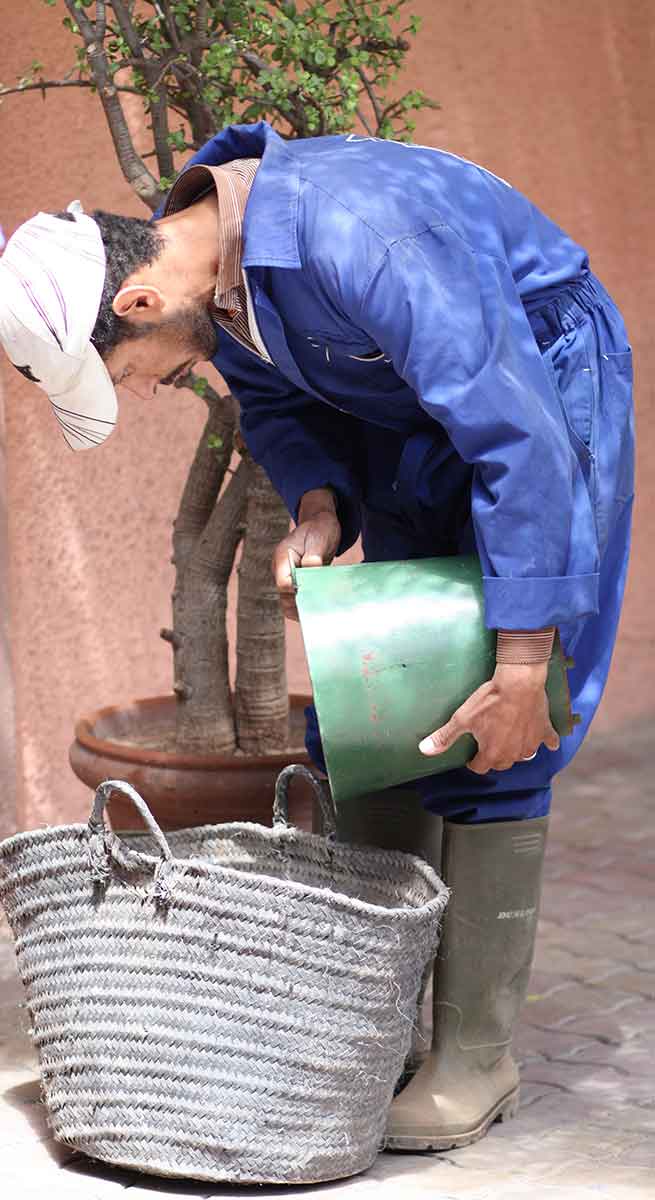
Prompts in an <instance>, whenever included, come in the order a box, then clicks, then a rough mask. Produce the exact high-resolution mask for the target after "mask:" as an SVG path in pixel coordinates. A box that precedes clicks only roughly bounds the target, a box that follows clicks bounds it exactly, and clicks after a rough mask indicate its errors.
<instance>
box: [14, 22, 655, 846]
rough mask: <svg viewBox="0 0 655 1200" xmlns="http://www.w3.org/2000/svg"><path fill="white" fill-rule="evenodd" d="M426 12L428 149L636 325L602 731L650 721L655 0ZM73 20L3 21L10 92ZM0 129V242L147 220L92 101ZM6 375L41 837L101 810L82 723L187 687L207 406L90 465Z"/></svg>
mask: <svg viewBox="0 0 655 1200" xmlns="http://www.w3.org/2000/svg"><path fill="white" fill-rule="evenodd" d="M413 8H414V10H415V11H418V12H421V13H422V14H423V17H424V24H423V30H422V33H421V35H420V38H419V39H418V41H417V44H416V49H415V51H414V52H413V56H412V67H411V69H410V71H409V72H408V73H407V77H406V78H407V85H408V86H410V85H411V86H413V85H415V84H417V85H420V86H423V87H425V88H426V90H428V91H429V92H430V93H431V94H432V95H433V96H435V97H437V98H438V99H440V100H441V102H442V104H443V108H442V110H441V111H439V112H436V113H428V114H426V115H424V116H423V117H422V118H421V121H420V123H419V127H418V129H417V134H416V137H417V140H419V141H425V142H428V143H430V144H433V145H441V146H443V147H444V148H446V149H449V150H452V151H454V152H455V153H458V154H462V155H464V156H467V157H471V158H474V159H478V160H479V161H481V162H483V163H485V164H486V165H488V166H489V167H491V168H492V169H493V170H494V171H496V172H498V173H499V174H501V175H503V176H505V177H506V178H509V179H510V180H511V181H512V182H513V183H514V184H515V185H516V186H517V187H519V188H521V189H523V190H524V191H526V192H527V193H528V194H529V195H530V196H531V197H532V198H533V199H534V200H535V201H536V202H537V203H539V204H540V205H541V206H542V207H543V208H544V209H545V211H546V212H548V213H549V214H550V215H551V216H552V217H554V218H555V219H556V220H557V221H558V222H559V223H560V224H561V225H563V226H564V227H565V228H566V229H568V230H569V232H570V233H571V234H573V236H575V237H576V238H578V239H579V240H580V241H582V242H583V243H584V244H585V245H586V246H587V247H588V249H589V250H590V251H591V253H592V257H593V265H594V268H595V269H596V271H597V273H598V274H599V275H600V276H601V277H602V278H603V279H604V281H605V282H606V284H607V285H608V286H609V287H610V289H611V290H612V291H613V292H614V294H615V296H616V299H617V300H618V301H619V303H620V304H621V306H622V307H623V310H624V312H625V316H626V319H627V322H628V327H629V329H630V332H631V337H632V341H633V344H634V347H635V357H636V365H637V375H638V389H637V393H638V408H639V433H640V443H641V445H640V465H641V469H640V485H639V504H638V510H637V532H636V539H635V553H634V558H633V566H632V572H631V578H630V585H629V593H628V600H627V604H626V609H625V615H624V619H623V623H622V628H621V638H620V643H619V648H618V650H617V654H616V660H615V666H614V671H613V676H612V680H611V683H610V686H609V688H608V692H607V697H606V700H605V702H604V705H603V708H602V710H601V713H600V714H599V717H598V718H597V722H598V727H600V728H602V727H607V726H608V725H609V724H610V723H617V722H619V723H620V722H625V721H629V720H631V719H633V718H635V717H637V716H640V717H642V716H643V715H644V714H645V713H647V712H652V709H653V692H654V688H653V684H654V683H655V679H654V677H653V676H654V664H653V657H654V656H653V653H652V650H653V632H652V620H651V611H652V602H651V575H652V570H653V565H654V557H653V550H652V531H653V518H652V511H653V502H654V501H655V496H654V494H653V481H652V473H650V474H649V472H648V470H647V467H646V463H647V461H648V458H649V455H650V456H652V454H653V451H654V449H655V429H654V418H653V385H652V378H653V373H654V369H655V361H654V358H655V356H654V354H653V347H652V335H651V333H650V326H651V322H650V313H651V311H652V307H653V303H654V301H655V285H654V283H653V275H652V262H653V258H654V255H653V251H654V249H655V247H654V246H653V233H652V211H651V204H650V203H649V202H648V198H649V197H650V198H652V196H653V194H654V183H655V180H654V178H653V176H654V173H655V172H654V165H655V164H654V156H653V150H652V140H651V141H649V140H648V134H647V131H648V132H650V130H649V128H648V126H649V122H650V120H651V118H652V112H653V110H654V105H653V100H654V99H655V97H654V96H653V90H654V88H653V71H652V62H653V56H652V47H653V41H654V40H655V20H654V12H655V10H654V9H653V5H652V3H651V0H578V3H577V4H576V5H571V4H570V2H569V0H548V2H546V0H533V2H531V3H525V2H524V0H485V2H483V0H441V2H439V3H434V2H430V0H415V3H414V5H413ZM61 10H62V5H61V4H58V5H57V6H56V7H55V9H51V8H46V7H44V6H43V5H42V4H41V3H40V0H28V2H26V3H25V4H21V5H12V6H7V11H6V12H5V13H4V14H3V45H2V48H1V49H0V79H2V80H3V81H9V80H12V79H13V78H14V77H15V76H17V75H18V74H19V73H21V72H22V70H23V69H24V67H25V66H26V64H28V63H29V62H30V61H31V60H32V59H33V58H35V57H38V58H39V59H40V60H41V61H43V62H44V63H45V66H46V70H47V71H48V72H51V73H52V75H53V76H54V75H57V74H58V73H61V72H62V70H63V69H65V67H66V66H68V65H69V63H70V61H71V44H70V38H69V36H68V35H67V34H66V33H65V32H64V31H63V30H62V29H61V28H60V26H59V22H58V19H57V18H58V14H59V15H61ZM649 47H650V50H649ZM0 130H1V131H2V145H3V172H2V178H1V179H0V221H1V222H2V224H3V225H4V227H5V230H8V231H11V230H13V229H14V228H15V226H16V225H17V224H18V223H19V222H20V221H22V220H24V219H26V218H27V217H28V216H30V215H31V214H32V213H33V212H34V211H36V210H37V208H43V209H49V210H53V209H56V208H59V207H62V206H64V205H65V204H66V203H67V202H68V201H69V200H70V199H72V198H73V197H79V198H80V199H81V200H82V202H83V203H84V204H85V205H86V206H87V207H95V206H103V207H107V208H112V209H116V210H118V211H125V212H131V213H135V214H136V213H138V212H139V211H140V208H139V205H138V203H137V202H136V201H135V200H134V199H133V198H132V195H131V193H130V190H129V188H128V187H127V185H126V184H125V183H123V181H122V179H121V176H120V174H119V171H118V168H117V167H116V166H115V163H114V158H113V151H112V147H111V143H110V140H109V136H108V134H107V133H106V132H105V128H104V124H103V120H102V116H101V113H100V110H99V105H98V102H97V100H95V99H94V98H93V97H92V96H91V95H90V94H88V93H78V92H73V91H70V92H67V93H51V94H50V95H49V97H48V99H47V101H46V102H45V103H43V101H42V100H41V98H40V97H39V96H38V95H25V96H21V97H17V98H16V99H14V100H9V101H6V102H5V103H4V105H3V106H2V108H0ZM0 370H1V371H2V373H3V377H4V383H5V399H6V409H7V417H6V453H7V483H6V494H7V508H8V540H9V548H10V569H9V576H8V580H7V583H8V588H9V618H10V623H11V645H12V657H13V674H14V682H15V702H16V743H17V756H18V806H19V807H18V821H19V823H20V824H21V825H23V826H33V825H36V824H39V823H42V822H52V821H59V820H62V819H66V820H68V819H79V818H80V817H81V816H82V815H83V814H85V813H86V810H87V805H88V793H87V792H86V790H85V789H84V788H83V787H82V785H80V784H78V783H77V781H76V780H75V779H74V777H73V776H72V774H71V773H70V771H69V768H68V765H67V748H68V744H69V742H70V738H71V731H72V728H73V724H74V721H75V719H76V717H77V716H78V715H79V714H80V713H81V712H84V711H89V710H90V709H93V708H95V707H99V706H101V705H103V704H107V703H113V702H120V701H121V700H126V699H128V698H131V697H134V696H142V695H151V694H155V693H157V692H160V691H166V690H168V688H169V686H170V678H169V652H168V648H167V647H166V646H165V645H164V644H163V643H161V642H160V640H159V638H158V630H159V627H160V626H161V625H163V624H166V623H168V619H169V592H170V586H171V570H170V567H169V565H168V554H169V548H168V547H169V529H170V521H171V519H172V517H173V515H174V512H175V508H176V504H177V498H178V495H179V492H180V488H181V486H182V483H183V479H184V475H185V471H186V467H187V464H188V462H189V460H190V458H191V455H192V453H193V447H194V442H195V440H196V438H197V436H198V433H199V431H200V427H201V423H202V417H203V406H202V402H201V401H198V400H197V399H195V398H191V397H188V396H186V395H184V394H183V393H180V392H172V393H170V394H168V395H166V394H164V393H162V394H160V395H159V396H158V397H157V399H156V400H155V401H153V402H152V404H149V405H148V406H145V405H140V404H139V403H138V402H137V401H136V400H134V401H129V402H127V403H123V405H122V408H121V419H120V426H119V428H118V430H117V432H116V434H115V435H114V436H113V437H112V438H111V440H110V441H109V442H108V443H107V445H106V446H105V447H104V448H103V449H102V450H100V451H97V452H91V453H87V454H80V455H73V454H72V453H71V452H70V451H69V450H68V449H67V447H66V445H65V443H64V442H63V440H62V439H61V438H60V436H59V433H58V431H57V428H56V425H55V422H54V420H53V419H52V417H51V415H50V412H49V409H48V403H47V400H46V399H45V397H43V396H42V394H41V393H40V392H38V391H37V390H36V389H34V388H33V387H30V386H29V385H27V384H25V383H24V382H23V381H22V380H21V379H20V378H19V377H18V376H16V375H15V373H14V372H12V371H11V369H10V368H6V367H5V365H4V363H3V365H2V367H1V368H0ZM0 511H1V510H0ZM1 565H2V563H1V559H0V566H1ZM289 679H290V684H291V686H292V687H293V688H300V687H302V686H303V685H304V684H305V680H306V673H305V667H304V662H303V657H302V650H301V646H300V640H299V636H298V631H297V629H295V628H294V629H292V630H291V637H290V647H289ZM2 686H3V685H2V684H0V687H2ZM4 687H5V694H6V696H7V697H8V696H9V692H8V684H5V685H4Z"/></svg>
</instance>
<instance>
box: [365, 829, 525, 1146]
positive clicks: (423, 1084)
mask: <svg viewBox="0 0 655 1200" xmlns="http://www.w3.org/2000/svg"><path fill="white" fill-rule="evenodd" d="M547 827H548V818H547V817H538V818H535V819H533V820H530V821H502V822H492V823H490V824H485V825H457V824H454V823H453V822H450V821H446V822H445V824H444V848H443V859H442V874H443V877H444V879H445V881H446V883H447V884H448V886H449V887H450V888H451V889H452V894H451V897H450V901H449V904H448V909H447V911H446V918H445V921H444V931H443V936H442V939H441V944H440V946H439V951H438V955H437V960H436V963H435V977H434V997H433V1011H434V1023H433V1039H432V1048H431V1050H430V1052H429V1054H428V1057H427V1058H426V1060H425V1062H424V1063H423V1064H422V1066H421V1068H420V1070H419V1071H418V1072H417V1073H416V1074H415V1075H414V1077H413V1078H412V1079H411V1080H410V1082H409V1083H408V1084H407V1086H406V1087H405V1088H404V1089H403V1090H402V1091H401V1092H400V1094H399V1095H397V1096H396V1097H395V1099H394V1101H393V1103H392V1105H391V1109H390V1112H389V1118H388V1122H387V1129H386V1134H385V1140H384V1145H385V1149H387V1150H414V1151H416V1150H450V1149H453V1148H454V1147H456V1146H466V1145H468V1144H469V1142H475V1141H477V1140H478V1138H481V1137H483V1136H484V1134H485V1133H486V1132H487V1130H488V1129H489V1126H490V1125H491V1124H492V1122H493V1121H496V1120H502V1119H505V1118H507V1117H513V1116H514V1115H515V1114H516V1111H517V1108H518V1101H519V1073H518V1068H517V1066H516V1063H515V1062H514V1059H513V1058H512V1055H511V1053H510V1049H511V1043H512V1033H513V1030H514V1026H515V1024H516V1020H517V1018H518V1015H519V1012H520V1010H521V1007H522V1005H523V1003H524V1001H525V996H526V991H527V986H528V978H529V975H530V966H531V963H532V956H533V952H534V942H535V934H536V928H537V917H538V910H539V900H540V895H541V876H542V867H543V859H544V849H545V842H546V831H547Z"/></svg>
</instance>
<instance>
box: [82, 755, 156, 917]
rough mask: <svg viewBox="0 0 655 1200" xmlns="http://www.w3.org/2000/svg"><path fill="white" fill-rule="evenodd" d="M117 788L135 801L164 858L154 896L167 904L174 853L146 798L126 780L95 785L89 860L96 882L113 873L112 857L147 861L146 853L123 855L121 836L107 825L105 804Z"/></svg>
mask: <svg viewBox="0 0 655 1200" xmlns="http://www.w3.org/2000/svg"><path fill="white" fill-rule="evenodd" d="M114 791H115V792H123V794H124V795H125V796H127V797H128V799H130V800H131V801H132V804H133V805H134V807H135V808H136V810H137V812H138V813H139V815H140V816H141V817H142V819H143V821H144V823H145V825H146V826H147V828H148V830H149V832H150V833H151V834H152V836H153V837H154V839H155V841H156V843H157V845H158V846H159V849H160V851H161V859H160V861H159V863H158V864H157V867H156V868H155V880H154V884H155V885H154V889H153V898H154V899H155V900H158V901H161V902H162V903H164V904H167V903H168V902H169V901H170V899H171V887H170V884H171V873H172V868H173V864H174V861H175V860H174V858H173V855H172V853H171V848H170V846H169V844H168V842H167V841H166V838H165V837H164V835H163V833H162V831H161V829H160V828H159V825H158V824H157V822H156V821H155V818H154V817H153V815H152V813H151V811H150V809H149V808H148V805H147V804H146V802H145V800H144V799H143V797H142V796H140V795H139V793H138V792H137V791H136V789H135V788H133V787H132V786H131V785H130V784H129V783H125V781H124V780H123V779H105V780H104V782H103V783H101V784H100V785H99V787H97V788H96V793H95V796H94V799H93V808H92V810H91V816H90V817H89V822H88V831H89V863H90V866H91V872H92V875H93V878H94V880H95V881H96V882H97V883H101V884H104V883H107V881H108V879H109V876H110V875H111V866H110V861H111V858H112V856H113V857H115V858H117V859H118V861H119V862H121V861H123V862H126V863H127V862H131V863H136V862H137V861H139V860H141V861H144V862H145V861H147V856H143V855H141V854H139V852H138V851H132V850H129V851H127V854H124V853H123V852H122V851H121V850H120V849H119V848H120V847H121V841H120V838H118V837H116V834H115V833H113V832H112V831H111V830H109V829H107V827H106V825H105V822H104V812H105V805H106V803H107V801H108V799H109V797H110V796H111V793H112V792H114ZM150 861H151V860H150Z"/></svg>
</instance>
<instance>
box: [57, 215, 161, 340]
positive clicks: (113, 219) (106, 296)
mask: <svg viewBox="0 0 655 1200" xmlns="http://www.w3.org/2000/svg"><path fill="white" fill-rule="evenodd" d="M54 215H55V216H56V217H61V218H62V219H64V220H66V221H74V220H75V216H74V214H73V213H69V212H58V213H55V214H54ZM90 215H91V216H92V217H93V219H94V221H95V222H96V224H97V225H98V227H99V229H100V234H101V236H102V242H103V245H104V247H105V256H106V259H107V267H106V270H105V283H104V287H103V289H102V298H101V300H100V308H99V309H98V316H97V318H96V323H95V325H94V327H93V333H92V334H91V341H92V342H93V344H94V346H95V348H96V350H97V351H98V353H99V354H100V356H101V358H105V357H106V356H107V354H109V352H110V350H113V349H114V347H115V346H118V345H119V344H120V342H125V341H128V339H133V338H137V337H142V336H144V335H145V334H146V333H149V332H150V329H149V327H148V326H147V325H145V324H139V325H131V324H130V323H129V321H124V320H122V319H121V317H117V316H116V313H115V312H114V310H113V308H112V301H113V299H114V296H115V295H116V293H117V292H118V291H120V289H121V286H122V284H123V283H124V282H125V280H126V279H128V278H129V276H130V275H131V274H132V272H133V271H136V270H137V269H138V268H139V267H145V266H150V264H151V263H153V262H154V261H155V259H156V258H158V257H159V255H160V254H161V252H162V249H163V246H164V239H163V237H162V235H161V234H160V232H159V230H158V229H157V227H156V226H155V225H151V224H150V222H149V221H144V220H142V219H141V217H122V216H119V215H118V214H117V213H108V212H103V210H102V209H96V210H95V211H94V212H92V213H91V214H90Z"/></svg>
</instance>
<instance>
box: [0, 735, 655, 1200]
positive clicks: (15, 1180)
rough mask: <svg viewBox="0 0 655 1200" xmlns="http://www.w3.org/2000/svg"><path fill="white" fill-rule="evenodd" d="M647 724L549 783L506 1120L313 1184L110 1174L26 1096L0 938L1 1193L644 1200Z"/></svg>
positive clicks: (24, 1044) (649, 927)
mask: <svg viewBox="0 0 655 1200" xmlns="http://www.w3.org/2000/svg"><path fill="white" fill-rule="evenodd" d="M652 740H653V729H652V727H651V726H650V725H649V726H648V727H642V728H641V729H640V730H637V731H633V732H632V733H631V734H630V736H629V737H628V736H626V735H625V734H619V735H617V734H614V735H612V736H611V737H600V736H599V737H597V738H595V739H590V741H589V742H588V744H587V746H586V747H585V749H584V750H583V751H582V752H581V753H580V755H579V757H578V759H577V760H576V762H575V763H574V765H573V766H572V767H571V768H570V769H569V771H568V773H567V775H566V777H565V778H563V779H562V780H561V781H559V783H558V788H557V795H556V801H555V809H554V814H553V818H552V824H551V835H550V839H549V848H548V854H547V860H546V885H545V890H544V897H543V905H542V918H541V922H540V936H539V941H538V948H537V957H536V960H535V965H534V971H533V975H532V979H531V986H530V994H529V997H528V1002H527V1004H526V1007H525V1010H524V1013H523V1019H522V1022H521V1026H520V1029H519V1032H518V1037H517V1040H516V1051H517V1054H518V1057H519V1059H520V1061H521V1064H522V1077H523V1087H522V1103H521V1109H520V1112H519V1116H518V1118H517V1120H515V1121H510V1122H508V1123H507V1124H503V1125H496V1126H494V1127H493V1128H492V1130H491V1132H490V1133H489V1135H488V1136H487V1137H486V1138H485V1139H484V1140H483V1141H481V1142H479V1143H478V1144H477V1145H475V1146H469V1147H466V1148H464V1149H461V1150H456V1151H450V1152H449V1153H447V1154H439V1155H432V1154H425V1155H420V1154H390V1153H386V1154H381V1155H379V1156H378V1159H377V1162H376V1163H375V1165H374V1166H373V1168H372V1169H371V1170H370V1171H368V1172H367V1173H366V1174H365V1175H361V1176H359V1177H357V1178H355V1179H352V1180H344V1181H343V1182H341V1183H337V1184H334V1183H331V1184H322V1185H317V1186H314V1187H291V1188H289V1189H286V1188H279V1187H278V1188H274V1187H243V1188H242V1187H225V1186H216V1187H213V1188H212V1187H211V1186H210V1185H207V1184H194V1183H186V1182H184V1181H163V1180H157V1179H155V1178H152V1177H150V1178H149V1177H147V1176H143V1175H138V1174H136V1173H134V1172H131V1171H123V1170H116V1169H113V1168H110V1167H106V1166H103V1165H102V1164H100V1163H96V1162H93V1161H91V1160H89V1159H86V1158H84V1157H83V1156H82V1155H78V1154H76V1153H75V1152H73V1151H71V1150H69V1149H68V1148H66V1147H63V1146H58V1145H57V1144H56V1143H55V1142H54V1141H53V1140H52V1139H51V1138H49V1136H48V1129H47V1125H46V1122H45V1118H44V1113H43V1109H42V1106H41V1104H40V1102H39V1090H38V1076H37V1070H36V1061H35V1057H34V1054H33V1052H32V1049H31V1046H30V1042H29V1039H28V1036H27V1020H26V1014H25V1011H24V1010H23V1009H21V1008H20V1007H19V1005H20V1001H21V990H20V985H19V983H18V980H17V978H16V974H15V969H14V958H13V951H12V949H11V945H10V942H9V941H8V938H7V936H6V929H5V931H4V933H5V936H4V937H3V938H2V939H0V1196H2V1197H3V1200H5V1198H6V1200H36V1198H37V1197H38V1198H39V1200H43V1197H44V1196H46V1195H47V1196H48V1197H49V1198H51V1200H58V1198H59V1197H62V1200H63V1198H64V1197H66V1200H77V1198H78V1197H79V1200H104V1198H107V1200H119V1198H120V1197H121V1195H122V1194H124V1200H146V1198H147V1197H151V1200H156V1196H157V1195H158V1194H161V1193H164V1194H165V1195H167V1196H171V1197H183V1196H184V1197H208V1196H212V1197H219V1196H221V1197H233V1198H234V1200H247V1198H250V1197H254V1196H258V1197H259V1196H299V1195H305V1196H310V1195H311V1194H312V1193H315V1194H316V1195H317V1196H320V1197H326V1198H331V1197H336V1196H339V1197H342V1198H343V1200H358V1198H359V1197H364V1198H365V1197H367V1196H370V1197H371V1200H373V1197H375V1198H376V1200H378V1197H379V1198H380V1200H385V1198H387V1197H388V1198H389V1200H392V1198H393V1200H395V1198H398V1200H411V1198H412V1197H415V1198H416V1200H418V1198H419V1197H423V1196H424V1197H426V1200H427V1198H428V1197H429V1200H598V1198H599V1197H607V1200H637V1198H640V1200H647V1198H648V1197H651V1196H655V1138H654V1136H653V1135H654V1134H655V1006H654V1005H653V999H654V998H655V921H654V919H653V918H654V917H655V805H654V803H653V801H654V799H655V795H654V793H655V788H654V787H653V780H652V775H651V773H650V771H649V769H648V763H649V756H650V751H651V743H652Z"/></svg>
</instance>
